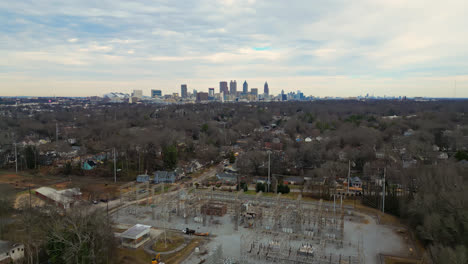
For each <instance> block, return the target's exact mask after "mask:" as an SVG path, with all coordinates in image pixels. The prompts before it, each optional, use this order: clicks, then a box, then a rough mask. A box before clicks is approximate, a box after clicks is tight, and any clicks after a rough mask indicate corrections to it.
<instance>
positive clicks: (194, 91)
mask: <svg viewBox="0 0 468 264" xmlns="http://www.w3.org/2000/svg"><path fill="white" fill-rule="evenodd" d="M197 93H198V91H197V90H195V89H193V93H192V94H193V97H195V98H197Z"/></svg>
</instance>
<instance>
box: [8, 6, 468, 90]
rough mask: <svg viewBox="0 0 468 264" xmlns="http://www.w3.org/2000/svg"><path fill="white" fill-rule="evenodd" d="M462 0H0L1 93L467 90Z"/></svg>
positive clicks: (466, 20)
mask: <svg viewBox="0 0 468 264" xmlns="http://www.w3.org/2000/svg"><path fill="white" fill-rule="evenodd" d="M466 10H468V1H466V0H444V1H440V0H410V1H404V0H355V1H350V0H327V1H323V0H289V1H286V0H238V1H235V0H222V1H211V0H159V1H136V0H132V1H128V0H100V1H95V0H76V1H72V0H71V1H56V0H53V1H52V0H22V1H9V0H0V25H1V26H0V58H1V59H0V96H28V95H29V96H53V95H55V96H94V95H98V96H102V95H103V94H105V93H108V92H111V91H115V92H125V93H130V92H131V91H132V90H133V89H141V90H143V93H144V95H148V96H149V95H150V90H151V89H161V90H162V91H163V93H164V94H166V93H173V92H180V85H181V84H187V85H188V90H189V91H192V89H196V90H198V91H208V88H209V87H214V88H216V89H215V91H216V92H218V91H219V82H220V81H228V82H229V81H230V80H237V83H238V85H237V86H238V90H240V89H241V87H242V83H243V82H244V80H247V82H248V83H249V88H260V89H259V91H263V84H264V82H265V81H268V84H269V87H270V93H275V94H277V93H280V92H281V90H285V91H287V92H289V91H297V90H301V91H302V92H303V93H305V94H306V95H313V96H321V97H323V96H357V95H365V94H367V93H369V94H370V95H376V96H384V95H386V96H400V95H401V96H404V95H406V96H427V97H468V72H467V70H468V16H467V15H466Z"/></svg>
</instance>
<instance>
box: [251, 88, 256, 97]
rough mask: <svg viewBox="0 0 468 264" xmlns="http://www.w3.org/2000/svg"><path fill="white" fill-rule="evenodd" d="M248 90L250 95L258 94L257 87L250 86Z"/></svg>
mask: <svg viewBox="0 0 468 264" xmlns="http://www.w3.org/2000/svg"><path fill="white" fill-rule="evenodd" d="M250 91H251V92H250V93H251V94H252V95H255V96H258V88H252V89H251V90H250Z"/></svg>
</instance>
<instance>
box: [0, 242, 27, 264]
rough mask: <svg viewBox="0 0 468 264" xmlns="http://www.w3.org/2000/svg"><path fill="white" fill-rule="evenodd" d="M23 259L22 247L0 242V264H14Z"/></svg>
mask: <svg viewBox="0 0 468 264" xmlns="http://www.w3.org/2000/svg"><path fill="white" fill-rule="evenodd" d="M22 258H24V245H23V244H14V243H12V242H9V241H4V240H0V263H16V262H17V261H19V260H21V259H22Z"/></svg>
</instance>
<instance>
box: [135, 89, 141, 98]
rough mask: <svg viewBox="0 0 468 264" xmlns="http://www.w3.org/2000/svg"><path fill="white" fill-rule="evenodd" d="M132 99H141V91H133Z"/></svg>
mask: <svg viewBox="0 0 468 264" xmlns="http://www.w3.org/2000/svg"><path fill="white" fill-rule="evenodd" d="M132 97H136V98H142V97H143V91H142V90H133V93H132Z"/></svg>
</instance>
